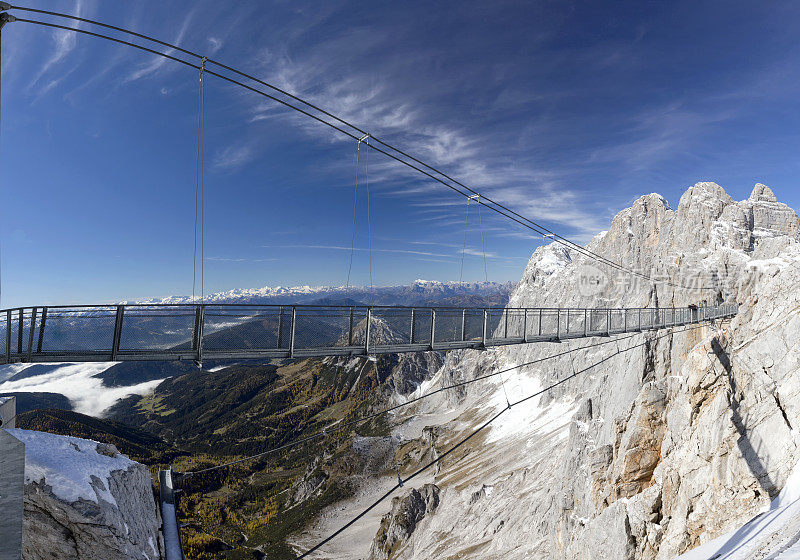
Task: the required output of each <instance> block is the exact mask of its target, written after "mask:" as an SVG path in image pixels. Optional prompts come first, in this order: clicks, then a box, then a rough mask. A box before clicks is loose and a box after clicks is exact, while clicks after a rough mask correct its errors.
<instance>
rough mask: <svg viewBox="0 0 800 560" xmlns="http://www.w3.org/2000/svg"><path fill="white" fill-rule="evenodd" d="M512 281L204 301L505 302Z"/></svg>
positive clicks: (244, 292) (243, 293)
mask: <svg viewBox="0 0 800 560" xmlns="http://www.w3.org/2000/svg"><path fill="white" fill-rule="evenodd" d="M513 289H514V283H513V282H503V283H498V282H438V281H436V280H416V281H415V282H414V283H413V284H410V285H400V286H380V287H378V286H376V287H374V288H373V289H370V287H369V286H349V287H347V286H293V287H286V286H274V287H273V286H264V287H263V288H244V289H234V290H229V291H227V292H217V293H213V294H208V295H206V296H205V299H204V301H206V302H207V303H251V304H264V305H266V304H283V303H287V304H288V303H297V304H302V303H330V304H335V303H337V302H342V301H348V302H357V303H364V304H367V303H372V304H375V305H392V304H402V305H434V304H438V305H445V304H459V303H461V302H464V304H465V305H469V304H470V302H473V304H475V305H505V304H506V303H507V301H508V296H509V294H510V293H511V290H513ZM190 302H192V298H191V297H190V296H183V295H180V296H178V295H175V296H168V297H164V298H153V299H148V300H143V301H137V302H123V303H166V304H177V303H190Z"/></svg>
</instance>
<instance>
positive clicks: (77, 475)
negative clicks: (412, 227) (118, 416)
mask: <svg viewBox="0 0 800 560" xmlns="http://www.w3.org/2000/svg"><path fill="white" fill-rule="evenodd" d="M9 433H11V434H12V435H13V436H14V437H16V438H17V439H19V440H21V441H23V442H24V443H25V497H24V517H23V552H22V557H23V559H24V560H40V559H41V560H44V559H51V558H59V559H62V558H63V559H75V560H81V559H86V560H88V559H98V558H102V559H103V560H117V559H119V560H123V559H126V560H127V559H130V558H139V559H149V560H157V559H159V558H161V557H162V551H163V542H162V538H161V533H160V531H159V528H160V526H161V520H160V518H159V516H158V511H157V508H156V504H155V500H154V498H153V485H152V479H151V477H150V473H149V472H148V470H147V468H146V467H145V466H144V465H141V464H139V463H136V462H134V461H131V460H130V459H128V458H127V457H125V456H124V455H121V454H120V453H119V452H118V451H117V449H116V448H115V447H114V446H113V445H109V444H104V443H97V442H94V441H91V440H86V439H80V438H75V437H67V436H58V435H55V434H49V433H45V432H35V431H31V430H20V429H14V430H9Z"/></svg>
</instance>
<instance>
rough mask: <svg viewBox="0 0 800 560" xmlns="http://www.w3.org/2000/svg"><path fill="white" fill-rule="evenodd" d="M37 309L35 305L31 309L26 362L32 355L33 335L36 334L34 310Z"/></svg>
mask: <svg viewBox="0 0 800 560" xmlns="http://www.w3.org/2000/svg"><path fill="white" fill-rule="evenodd" d="M37 311H38V309H37V308H36V307H34V308H33V310H32V311H31V324H30V328H29V329H28V362H30V361H31V358H32V357H33V337H34V335H35V334H36V312H37Z"/></svg>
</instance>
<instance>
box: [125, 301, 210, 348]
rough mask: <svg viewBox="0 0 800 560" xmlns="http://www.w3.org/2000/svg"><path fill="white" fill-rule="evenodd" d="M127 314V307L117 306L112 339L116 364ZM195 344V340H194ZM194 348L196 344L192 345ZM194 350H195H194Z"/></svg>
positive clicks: (194, 335) (194, 334)
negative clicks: (125, 314)
mask: <svg viewBox="0 0 800 560" xmlns="http://www.w3.org/2000/svg"><path fill="white" fill-rule="evenodd" d="M124 313H125V306H124V305H118V306H117V316H116V319H115V320H114V338H112V339H111V361H112V362H114V361H116V360H117V353H118V352H119V341H120V339H121V338H122V316H123V315H124ZM196 333H197V327H196V326H195V331H194V333H192V335H193V338H196ZM192 342H193V343H194V340H192ZM192 346H194V344H192ZM192 349H193V350H194V348H192Z"/></svg>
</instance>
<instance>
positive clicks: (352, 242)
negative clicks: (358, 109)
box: [346, 140, 361, 290]
mask: <svg viewBox="0 0 800 560" xmlns="http://www.w3.org/2000/svg"><path fill="white" fill-rule="evenodd" d="M360 164H361V140H359V141H358V144H357V145H356V186H355V189H354V190H353V237H352V239H351V240H350V265H349V266H348V267H347V285H346V289H348V290H349V289H350V274H351V273H352V272H353V254H354V253H355V251H356V211H357V203H358V169H359V167H360Z"/></svg>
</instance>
